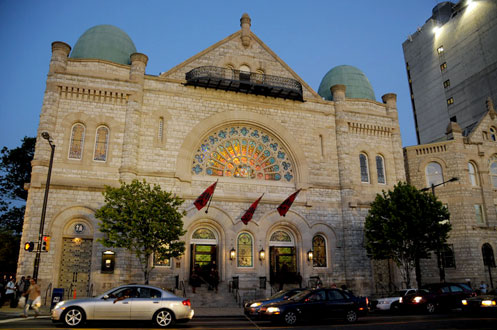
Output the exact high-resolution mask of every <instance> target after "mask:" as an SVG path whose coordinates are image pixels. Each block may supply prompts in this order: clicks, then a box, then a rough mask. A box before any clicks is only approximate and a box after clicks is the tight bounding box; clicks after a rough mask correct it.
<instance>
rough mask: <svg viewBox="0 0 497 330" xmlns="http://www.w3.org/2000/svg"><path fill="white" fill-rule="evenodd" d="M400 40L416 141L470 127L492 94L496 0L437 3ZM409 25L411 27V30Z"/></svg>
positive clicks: (495, 88)
mask: <svg viewBox="0 0 497 330" xmlns="http://www.w3.org/2000/svg"><path fill="white" fill-rule="evenodd" d="M432 13H433V14H432V16H431V17H430V18H428V20H427V21H426V22H425V23H424V24H423V25H422V26H420V27H418V29H417V31H415V32H414V33H413V34H411V35H410V36H408V38H407V40H406V41H405V42H404V43H403V45H402V46H403V49H404V57H405V62H406V68H407V77H408V80H409V87H410V92H411V101H412V108H413V114H414V120H415V125H416V134H417V138H418V143H430V142H435V141H440V140H444V139H445V138H446V134H445V129H446V127H447V123H448V122H449V121H454V122H457V123H458V124H459V126H460V127H461V128H462V129H463V133H464V134H466V133H465V131H466V130H471V128H472V126H473V125H476V123H477V122H478V121H479V120H480V119H481V118H482V117H483V115H484V114H485V107H484V106H482V105H483V104H485V101H486V100H487V98H488V97H491V98H492V99H493V100H496V99H497V1H496V0H461V1H459V2H458V3H453V2H448V1H446V2H441V3H439V4H438V5H436V6H435V7H434V8H433V11H432ZM413 30H414V29H413Z"/></svg>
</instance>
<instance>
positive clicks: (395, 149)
mask: <svg viewBox="0 0 497 330" xmlns="http://www.w3.org/2000/svg"><path fill="white" fill-rule="evenodd" d="M381 99H382V101H383V103H384V104H385V110H386V113H387V115H388V116H389V117H390V118H391V120H392V121H391V123H392V124H393V127H394V128H393V131H392V154H393V157H394V162H395V173H405V165H404V154H403V152H402V138H401V136H400V126H399V116H398V111H397V94H394V93H387V94H385V95H383V96H382V97H381ZM396 180H397V181H405V180H406V178H405V174H404V175H401V176H399V177H397V178H396Z"/></svg>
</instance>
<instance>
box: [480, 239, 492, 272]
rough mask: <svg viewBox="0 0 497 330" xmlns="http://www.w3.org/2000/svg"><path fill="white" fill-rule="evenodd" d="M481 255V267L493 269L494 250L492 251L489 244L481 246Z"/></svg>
mask: <svg viewBox="0 0 497 330" xmlns="http://www.w3.org/2000/svg"><path fill="white" fill-rule="evenodd" d="M481 254H482V256H483V265H485V266H487V267H495V258H494V249H492V246H491V245H490V244H488V243H485V244H483V246H482V247H481Z"/></svg>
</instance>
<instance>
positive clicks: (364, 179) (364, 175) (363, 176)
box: [359, 154, 369, 182]
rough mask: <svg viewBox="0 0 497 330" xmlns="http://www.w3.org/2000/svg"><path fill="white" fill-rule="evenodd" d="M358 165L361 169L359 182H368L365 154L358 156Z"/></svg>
mask: <svg viewBox="0 0 497 330" xmlns="http://www.w3.org/2000/svg"><path fill="white" fill-rule="evenodd" d="M359 165H360V167H361V182H369V168H368V157H367V156H366V155H365V154H360V155H359Z"/></svg>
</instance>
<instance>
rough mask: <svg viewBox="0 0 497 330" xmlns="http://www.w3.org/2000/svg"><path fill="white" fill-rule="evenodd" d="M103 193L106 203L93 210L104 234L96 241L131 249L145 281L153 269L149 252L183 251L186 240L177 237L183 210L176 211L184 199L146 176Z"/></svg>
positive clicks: (172, 254) (175, 253) (181, 232)
mask: <svg viewBox="0 0 497 330" xmlns="http://www.w3.org/2000/svg"><path fill="white" fill-rule="evenodd" d="M103 195H104V197H105V205H104V206H102V207H101V208H100V209H98V210H97V211H96V213H95V216H96V217H97V219H100V220H101V222H100V231H101V232H102V233H104V234H105V237H104V238H102V239H99V242H100V243H102V244H103V245H104V246H106V247H116V248H126V249H128V250H129V251H130V252H132V253H134V254H135V256H136V257H137V258H138V260H139V261H140V264H141V266H142V270H143V275H144V279H145V284H148V281H149V277H150V272H151V271H152V270H153V269H154V263H153V262H151V261H152V260H151V259H152V256H154V255H155V256H160V257H161V258H163V259H168V258H174V257H178V256H180V255H181V254H182V253H183V252H184V251H185V242H182V241H179V238H180V236H182V235H184V234H185V231H184V230H183V221H182V217H183V216H184V215H185V211H179V207H180V206H181V205H182V204H183V202H184V201H183V200H182V199H181V198H179V197H176V196H173V195H172V194H171V193H169V192H166V191H162V190H161V188H160V187H159V186H158V185H154V186H153V187H151V186H150V184H148V183H147V182H146V181H145V180H143V182H140V181H138V180H133V181H132V182H131V183H130V184H126V183H124V182H121V187H119V188H113V187H109V186H106V187H105V191H104V192H103Z"/></svg>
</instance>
